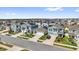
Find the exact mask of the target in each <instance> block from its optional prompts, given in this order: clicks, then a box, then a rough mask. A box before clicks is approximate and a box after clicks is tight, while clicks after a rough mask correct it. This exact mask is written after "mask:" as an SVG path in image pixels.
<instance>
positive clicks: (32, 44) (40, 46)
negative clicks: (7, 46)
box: [0, 35, 67, 51]
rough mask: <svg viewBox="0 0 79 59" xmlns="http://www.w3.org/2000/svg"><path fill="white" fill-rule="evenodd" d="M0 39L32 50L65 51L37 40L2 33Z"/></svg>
mask: <svg viewBox="0 0 79 59" xmlns="http://www.w3.org/2000/svg"><path fill="white" fill-rule="evenodd" d="M0 40H1V41H5V42H8V43H11V44H14V45H17V46H20V47H23V48H28V49H30V50H32V51H67V50H66V49H64V48H60V47H55V46H50V45H45V44H41V43H38V42H32V41H28V40H22V39H19V38H14V37H10V36H4V35H0Z"/></svg>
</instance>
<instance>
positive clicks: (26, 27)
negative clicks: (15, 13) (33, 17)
mask: <svg viewBox="0 0 79 59" xmlns="http://www.w3.org/2000/svg"><path fill="white" fill-rule="evenodd" d="M20 26H21V32H28V31H29V24H28V23H21V25H20Z"/></svg>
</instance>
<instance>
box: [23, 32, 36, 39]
mask: <svg viewBox="0 0 79 59" xmlns="http://www.w3.org/2000/svg"><path fill="white" fill-rule="evenodd" d="M24 36H25V37H28V38H32V37H34V36H35V35H33V33H25V34H24Z"/></svg>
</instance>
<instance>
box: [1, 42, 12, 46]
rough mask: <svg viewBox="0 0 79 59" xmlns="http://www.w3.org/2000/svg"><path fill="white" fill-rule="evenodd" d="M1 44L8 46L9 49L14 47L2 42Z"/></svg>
mask: <svg viewBox="0 0 79 59" xmlns="http://www.w3.org/2000/svg"><path fill="white" fill-rule="evenodd" d="M0 44H2V45H5V46H8V47H13V45H11V44H8V43H3V42H0Z"/></svg>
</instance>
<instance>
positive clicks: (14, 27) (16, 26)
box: [10, 23, 21, 32]
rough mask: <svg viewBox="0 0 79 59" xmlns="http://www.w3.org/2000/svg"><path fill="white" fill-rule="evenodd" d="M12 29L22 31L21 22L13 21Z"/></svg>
mask: <svg viewBox="0 0 79 59" xmlns="http://www.w3.org/2000/svg"><path fill="white" fill-rule="evenodd" d="M10 30H12V31H13V32H20V31H21V26H20V23H11V25H10Z"/></svg>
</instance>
